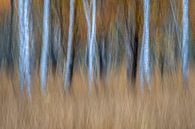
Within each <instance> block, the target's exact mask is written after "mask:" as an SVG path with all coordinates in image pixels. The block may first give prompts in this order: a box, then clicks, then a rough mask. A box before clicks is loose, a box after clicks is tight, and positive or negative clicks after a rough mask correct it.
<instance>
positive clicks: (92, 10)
mask: <svg viewBox="0 0 195 129" xmlns="http://www.w3.org/2000/svg"><path fill="white" fill-rule="evenodd" d="M82 1H83V7H84V13H85V17H86V21H87V48H88V49H89V53H87V54H89V55H88V56H89V60H88V65H89V66H88V79H89V80H88V81H89V91H91V86H92V83H93V79H94V78H93V60H94V53H95V40H96V0H91V1H90V2H88V1H87V0H82ZM91 14H92V15H91Z"/></svg>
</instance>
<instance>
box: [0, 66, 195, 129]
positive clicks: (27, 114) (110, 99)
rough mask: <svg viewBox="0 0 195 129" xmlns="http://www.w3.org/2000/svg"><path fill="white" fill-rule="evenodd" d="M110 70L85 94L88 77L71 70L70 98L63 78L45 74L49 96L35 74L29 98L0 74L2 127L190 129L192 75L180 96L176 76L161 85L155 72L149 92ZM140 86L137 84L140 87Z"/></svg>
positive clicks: (194, 106)
mask: <svg viewBox="0 0 195 129" xmlns="http://www.w3.org/2000/svg"><path fill="white" fill-rule="evenodd" d="M120 71H121V72H115V71H114V70H112V72H111V73H110V75H109V77H108V80H109V81H107V82H105V84H104V85H103V83H100V81H98V82H97V83H96V86H97V87H98V91H96V92H94V93H93V94H91V95H90V96H89V95H88V91H87V85H86V83H85V82H86V79H85V77H84V76H83V74H82V72H75V76H74V79H73V88H72V91H71V94H69V95H64V93H63V89H62V82H63V81H62V77H61V75H57V76H56V77H53V76H52V75H51V74H49V75H48V81H47V83H48V84H47V93H46V95H45V96H42V95H41V92H40V89H39V83H38V82H39V79H38V74H37V75H36V76H34V78H33V80H34V81H33V88H32V98H31V100H29V99H28V98H27V97H22V96H21V95H20V94H19V85H18V80H17V79H16V78H17V75H14V78H12V79H11V81H10V80H9V79H8V78H7V76H6V74H5V72H1V73H0V78H1V81H0V128H1V129H81V128H82V129H194V128H195V94H194V93H195V87H194V84H195V81H194V80H193V79H194V78H193V76H194V74H193V72H192V73H191V74H190V79H189V85H190V86H189V90H188V91H186V92H184V90H183V88H182V86H181V84H180V82H181V81H180V80H181V79H180V77H179V75H176V73H174V75H172V76H170V74H169V75H166V76H165V78H164V81H160V80H159V77H158V75H159V74H158V72H156V73H154V77H153V78H154V79H153V81H152V84H151V90H150V91H149V90H146V91H145V94H144V95H141V94H140V92H139V88H135V89H131V88H127V83H126V79H125V76H124V75H125V72H124V69H122V70H120ZM138 85H139V84H137V87H138ZM133 90H134V91H133Z"/></svg>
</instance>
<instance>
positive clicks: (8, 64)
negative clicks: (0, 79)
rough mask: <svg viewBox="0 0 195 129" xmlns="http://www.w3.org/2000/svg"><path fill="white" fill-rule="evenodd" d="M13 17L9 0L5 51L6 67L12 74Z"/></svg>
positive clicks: (11, 1) (12, 3) (11, 4)
mask: <svg viewBox="0 0 195 129" xmlns="http://www.w3.org/2000/svg"><path fill="white" fill-rule="evenodd" d="M13 18H14V0H10V26H9V27H10V30H9V42H8V52H7V69H8V71H9V73H10V75H12V73H13V70H14V61H13V50H12V44H13V43H12V42H13Z"/></svg>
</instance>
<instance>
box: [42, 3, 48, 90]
mask: <svg viewBox="0 0 195 129" xmlns="http://www.w3.org/2000/svg"><path fill="white" fill-rule="evenodd" d="M49 10H50V0H44V10H43V34H42V51H41V64H40V65H41V67H40V69H41V73H40V78H41V88H42V92H45V87H46V76H47V60H48V49H49V48H48V44H49V15H50V13H49Z"/></svg>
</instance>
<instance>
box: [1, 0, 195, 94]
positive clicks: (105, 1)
mask: <svg viewBox="0 0 195 129" xmlns="http://www.w3.org/2000/svg"><path fill="white" fill-rule="evenodd" d="M6 3H7V6H8V7H5V8H3V7H2V6H5V5H6ZM15 4H16V5H17V6H16V5H15ZM191 4H193V2H191V1H189V0H180V1H178V0H165V1H151V0H120V1H113V0H99V1H97V0H59V1H57V0H43V1H40V2H38V0H8V2H5V3H4V5H0V6H1V8H0V11H2V12H0V19H1V20H0V51H1V53H0V67H3V66H5V67H6V71H7V72H6V73H7V74H8V76H9V78H10V79H11V78H12V77H13V76H12V73H14V72H15V71H17V72H18V76H19V83H20V84H19V87H20V91H21V93H22V94H24V93H27V94H28V95H29V96H31V85H32V83H33V84H34V76H35V75H36V74H38V75H39V83H40V89H41V91H42V93H43V94H44V93H45V91H46V86H47V84H48V81H50V80H48V79H47V78H48V77H49V78H50V75H52V77H54V78H55V79H57V77H59V78H60V79H61V80H62V82H61V83H62V85H63V87H64V90H65V91H68V92H69V90H70V88H71V89H72V86H73V85H74V84H75V83H74V81H75V78H76V79H77V77H78V76H79V75H82V77H81V78H79V79H81V80H82V81H83V83H86V84H85V85H87V86H88V87H87V90H88V91H89V93H91V92H92V89H93V88H94V87H95V86H96V85H98V84H99V83H101V84H102V85H103V86H102V87H104V88H105V87H106V85H107V84H108V83H110V81H109V77H110V74H114V76H115V75H116V76H118V72H125V74H124V76H125V77H124V78H125V79H126V81H127V84H128V87H129V86H132V87H135V86H137V85H139V87H140V90H141V92H142V93H143V92H144V89H145V87H146V86H148V87H147V88H150V86H151V85H152V84H153V83H152V82H153V81H155V77H156V76H157V75H158V76H159V78H160V79H159V80H161V82H162V83H164V79H166V75H169V76H171V77H172V76H173V77H174V75H175V74H177V75H178V72H180V71H181V76H182V78H181V79H182V81H183V85H184V87H187V86H188V85H189V83H188V82H189V75H190V73H189V72H190V71H189V69H190V68H191V67H193V65H191V64H193V63H194V60H195V58H194V57H195V51H194V50H193V49H194V48H195V47H194V45H193V42H194V34H195V33H194V30H195V29H194V27H193V25H192V23H193V19H195V18H193V17H195V15H193V13H192V10H191ZM194 5H195V3H194ZM15 41H17V42H18V43H15ZM189 64H190V65H189ZM15 67H18V69H16V68H15ZM123 70H124V71H123ZM138 72H139V73H138ZM158 72H159V73H158ZM13 75H14V74H13ZM59 78H58V79H59ZM60 79H59V80H60ZM93 86H94V87H93ZM73 89H74V88H73ZM98 89H101V87H95V88H94V90H98ZM133 89H134V88H133ZM133 89H130V90H133ZM24 90H26V91H24Z"/></svg>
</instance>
